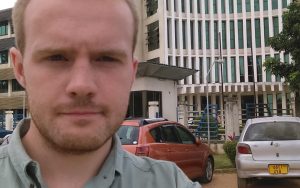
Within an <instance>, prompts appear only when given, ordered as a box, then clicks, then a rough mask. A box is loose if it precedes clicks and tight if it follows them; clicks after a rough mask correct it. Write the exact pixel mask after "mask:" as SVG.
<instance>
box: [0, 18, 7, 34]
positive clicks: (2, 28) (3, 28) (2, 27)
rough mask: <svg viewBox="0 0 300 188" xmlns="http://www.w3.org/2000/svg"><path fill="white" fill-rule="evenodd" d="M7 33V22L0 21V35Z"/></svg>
mask: <svg viewBox="0 0 300 188" xmlns="http://www.w3.org/2000/svg"><path fill="white" fill-rule="evenodd" d="M3 35H8V22H7V21H5V22H0V36H3Z"/></svg>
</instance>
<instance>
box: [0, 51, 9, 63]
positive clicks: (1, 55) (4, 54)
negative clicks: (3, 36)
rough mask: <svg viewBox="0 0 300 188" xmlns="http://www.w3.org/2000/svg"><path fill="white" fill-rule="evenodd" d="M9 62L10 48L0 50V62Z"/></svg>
mask: <svg viewBox="0 0 300 188" xmlns="http://www.w3.org/2000/svg"><path fill="white" fill-rule="evenodd" d="M7 63H8V50H4V51H1V52H0V64H7Z"/></svg>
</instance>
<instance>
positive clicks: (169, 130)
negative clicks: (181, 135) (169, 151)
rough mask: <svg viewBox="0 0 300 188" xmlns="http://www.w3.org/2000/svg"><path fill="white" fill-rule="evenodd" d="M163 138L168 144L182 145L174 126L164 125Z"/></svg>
mask: <svg viewBox="0 0 300 188" xmlns="http://www.w3.org/2000/svg"><path fill="white" fill-rule="evenodd" d="M162 130H163V136H164V138H165V141H166V142H172V143H181V141H180V140H179V139H178V137H177V133H176V129H175V126H173V125H164V126H163V127H162Z"/></svg>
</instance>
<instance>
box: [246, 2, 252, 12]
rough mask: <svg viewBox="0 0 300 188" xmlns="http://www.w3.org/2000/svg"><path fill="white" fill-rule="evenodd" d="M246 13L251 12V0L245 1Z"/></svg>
mask: <svg viewBox="0 0 300 188" xmlns="http://www.w3.org/2000/svg"><path fill="white" fill-rule="evenodd" d="M246 12H251V0H246Z"/></svg>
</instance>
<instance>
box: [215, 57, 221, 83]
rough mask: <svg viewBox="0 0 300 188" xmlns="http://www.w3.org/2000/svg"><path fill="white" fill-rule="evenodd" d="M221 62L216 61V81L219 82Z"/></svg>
mask: <svg viewBox="0 0 300 188" xmlns="http://www.w3.org/2000/svg"><path fill="white" fill-rule="evenodd" d="M219 66H220V64H219V63H217V62H215V82H216V83H218V82H219V74H220V73H219V72H220V68H219Z"/></svg>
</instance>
